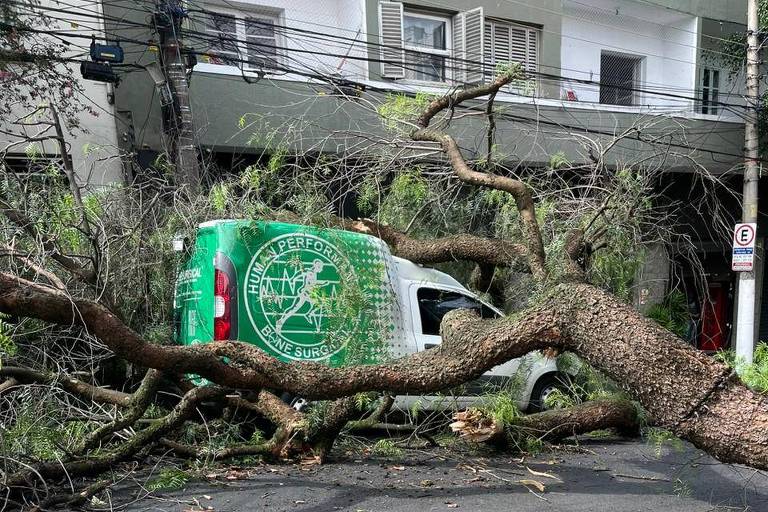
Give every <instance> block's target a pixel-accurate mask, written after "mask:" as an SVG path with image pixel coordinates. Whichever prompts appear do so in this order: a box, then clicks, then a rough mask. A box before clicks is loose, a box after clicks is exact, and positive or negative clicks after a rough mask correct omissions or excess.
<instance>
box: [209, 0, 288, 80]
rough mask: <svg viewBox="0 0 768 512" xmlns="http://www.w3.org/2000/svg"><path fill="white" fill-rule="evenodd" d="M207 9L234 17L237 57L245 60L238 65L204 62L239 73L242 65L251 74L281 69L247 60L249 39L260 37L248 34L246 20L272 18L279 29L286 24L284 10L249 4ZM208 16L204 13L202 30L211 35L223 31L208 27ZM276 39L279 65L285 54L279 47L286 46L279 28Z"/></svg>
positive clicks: (216, 6) (215, 6) (276, 53)
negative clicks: (239, 7)
mask: <svg viewBox="0 0 768 512" xmlns="http://www.w3.org/2000/svg"><path fill="white" fill-rule="evenodd" d="M206 10H208V11H210V12H211V13H213V14H220V15H222V16H229V17H233V18H234V19H235V34H233V35H234V37H235V39H237V43H236V45H237V53H238V55H237V59H238V60H239V61H243V62H238V63H237V64H238V65H236V66H233V65H231V64H227V63H221V64H218V63H215V62H205V61H203V63H204V64H206V65H208V66H211V68H219V69H218V70H224V69H228V70H237V72H238V73H239V72H240V69H239V68H240V67H242V69H243V71H244V72H246V73H249V74H251V73H256V72H258V71H263V72H265V73H274V72H278V71H279V70H277V69H275V68H271V67H264V68H259V67H251V66H250V64H249V63H248V62H247V61H248V45H247V42H248V41H249V40H251V39H254V38H258V36H249V35H247V33H246V25H245V22H246V20H247V19H248V18H267V19H271V20H272V21H273V22H274V24H275V27H276V28H277V29H279V28H280V27H283V26H284V24H283V12H282V11H278V10H275V9H270V8H269V7H264V6H260V5H253V6H250V5H249V6H248V7H244V8H243V9H238V10H235V9H231V8H229V9H228V8H224V7H221V6H219V5H218V4H216V5H213V6H210V7H207V8H206ZM207 16H208V14H203V21H202V22H203V24H204V25H203V30H202V32H205V33H206V34H210V35H215V34H218V33H221V32H217V31H215V30H211V29H209V28H208V26H207V23H208V22H207V20H206V19H205V18H206V17H207ZM274 41H275V43H274V44H275V46H277V47H278V48H275V62H276V63H277V64H278V65H279V64H283V55H282V53H281V51H280V48H279V47H282V46H284V44H283V40H282V35H281V34H280V32H279V30H275V38H274ZM210 53H213V52H210Z"/></svg>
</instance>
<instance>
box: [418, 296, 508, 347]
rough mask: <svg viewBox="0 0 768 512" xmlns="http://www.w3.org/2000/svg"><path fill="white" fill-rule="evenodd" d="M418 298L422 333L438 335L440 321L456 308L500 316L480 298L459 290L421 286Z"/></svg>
mask: <svg viewBox="0 0 768 512" xmlns="http://www.w3.org/2000/svg"><path fill="white" fill-rule="evenodd" d="M416 298H417V300H418V301H419V315H420V316H421V334H429V335H434V336H438V335H439V334H440V322H442V320H443V317H444V316H445V314H446V313H448V312H449V311H453V310H454V309H474V310H475V311H477V312H479V313H480V316H481V317H483V318H496V317H498V316H499V315H498V313H496V312H495V311H494V310H492V309H491V308H489V307H488V306H486V305H485V304H483V303H482V302H480V301H479V300H477V299H474V298H472V297H468V296H466V295H463V294H461V293H458V292H449V291H445V290H437V289H435V288H419V290H418V292H417V293H416Z"/></svg>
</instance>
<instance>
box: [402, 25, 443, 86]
mask: <svg viewBox="0 0 768 512" xmlns="http://www.w3.org/2000/svg"><path fill="white" fill-rule="evenodd" d="M448 21H449V20H448V18H442V17H438V16H431V15H426V14H419V13H406V14H405V15H404V16H403V45H404V47H405V78H408V79H411V80H422V81H425V82H443V81H445V80H446V65H445V63H446V57H448V56H450V48H449V47H448V38H449V34H448V28H449V24H448Z"/></svg>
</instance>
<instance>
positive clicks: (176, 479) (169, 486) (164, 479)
mask: <svg viewBox="0 0 768 512" xmlns="http://www.w3.org/2000/svg"><path fill="white" fill-rule="evenodd" d="M188 481H189V473H187V472H186V471H184V470H183V469H179V468H166V469H163V470H162V471H160V474H159V475H157V477H156V478H154V479H152V480H151V481H150V482H149V483H148V484H147V490H149V491H160V490H163V491H177V490H179V489H183V488H184V486H186V485H187V482H188Z"/></svg>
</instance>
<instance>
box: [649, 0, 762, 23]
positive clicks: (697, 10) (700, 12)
mask: <svg viewBox="0 0 768 512" xmlns="http://www.w3.org/2000/svg"><path fill="white" fill-rule="evenodd" d="M643 3H645V4H653V5H656V6H658V7H662V8H665V9H669V10H673V11H677V12H683V13H687V14H693V15H694V16H701V17H703V18H712V19H715V20H718V21H731V22H734V23H741V24H746V23H747V0H643Z"/></svg>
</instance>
